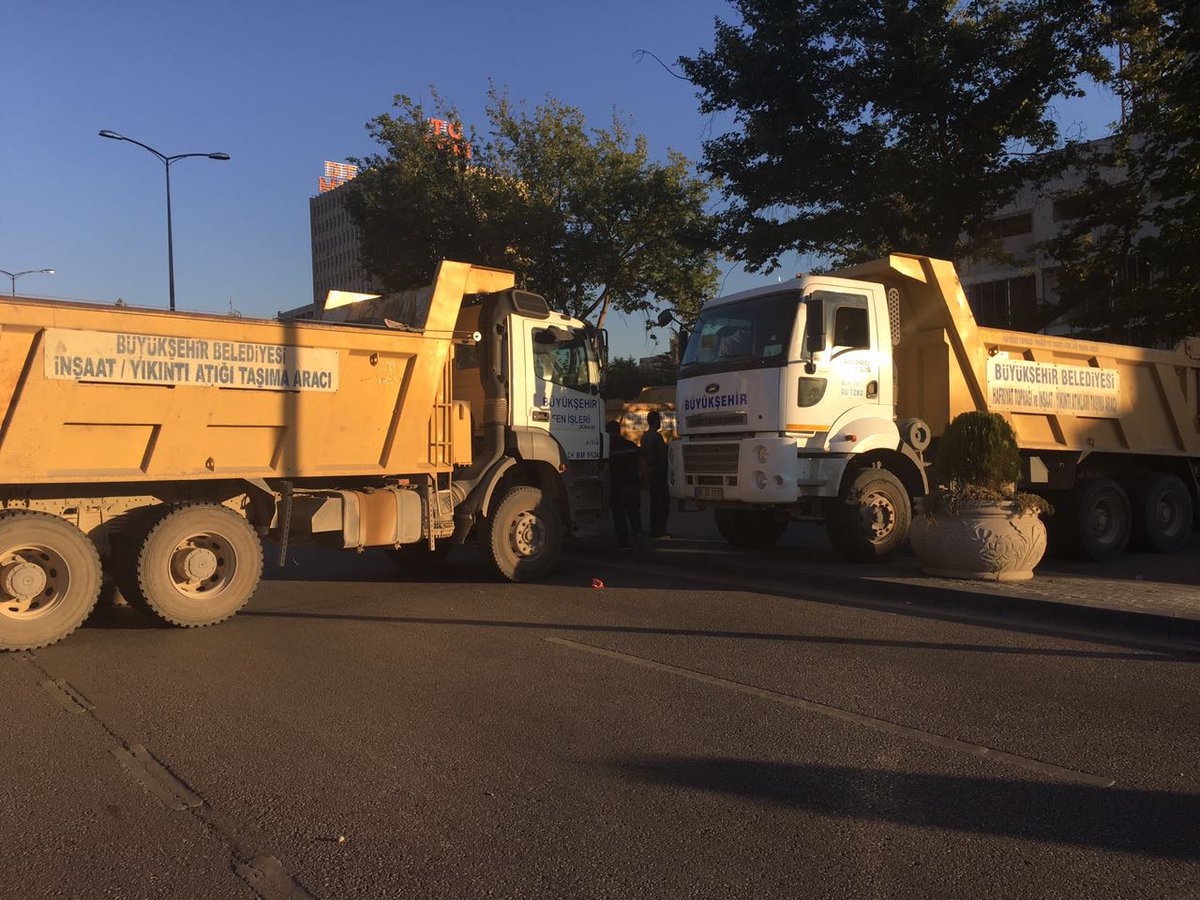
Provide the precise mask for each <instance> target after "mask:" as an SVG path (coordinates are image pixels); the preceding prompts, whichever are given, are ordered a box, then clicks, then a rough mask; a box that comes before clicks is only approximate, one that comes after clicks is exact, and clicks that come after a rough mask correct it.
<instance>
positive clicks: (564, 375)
mask: <svg viewBox="0 0 1200 900" xmlns="http://www.w3.org/2000/svg"><path fill="white" fill-rule="evenodd" d="M533 372H534V374H535V375H536V376H537V377H538V378H540V379H542V380H543V381H549V382H550V383H552V384H558V385H562V386H563V387H567V388H573V389H574V390H577V391H584V390H587V389H588V387H589V380H588V379H589V376H588V358H587V342H586V341H585V339H584V336H583V335H582V334H579V333H571V334H570V335H569V336H567V337H564V338H559V337H557V336H556V335H555V334H554V333H553V332H551V331H550V330H549V329H543V328H539V329H535V330H534V332H533Z"/></svg>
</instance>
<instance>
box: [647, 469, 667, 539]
mask: <svg viewBox="0 0 1200 900" xmlns="http://www.w3.org/2000/svg"><path fill="white" fill-rule="evenodd" d="M670 511H671V495H670V493H669V492H668V491H667V478H666V476H665V475H664V476H663V477H662V478H661V479H657V478H654V477H651V478H650V536H651V537H662V536H663V535H664V534H666V533H667V514H668V513H669V512H670Z"/></svg>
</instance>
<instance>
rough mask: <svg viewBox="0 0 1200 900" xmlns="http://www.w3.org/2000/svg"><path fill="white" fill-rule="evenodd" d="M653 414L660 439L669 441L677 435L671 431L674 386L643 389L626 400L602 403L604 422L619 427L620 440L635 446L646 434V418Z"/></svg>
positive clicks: (672, 427)
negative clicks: (655, 414) (655, 413)
mask: <svg viewBox="0 0 1200 900" xmlns="http://www.w3.org/2000/svg"><path fill="white" fill-rule="evenodd" d="M652 412H657V413H658V414H659V416H661V417H662V423H661V428H660V429H659V430H660V431H661V432H662V435H663V437H664V438H666V439H667V440H668V441H673V440H675V439H676V438H677V437H679V434H678V433H677V432H676V430H675V385H673V384H672V385H667V386H661V387H644V388H642V389H641V391H639V392H638V395H637V396H636V397H635V398H634V399H632V400H629V401H625V400H620V399H614V400H606V401H605V409H604V416H605V418H606V419H610V420H612V421H615V422H618V423H620V425H621V437H623V438H625V439H626V440H628V441H633V442H634V443H635V444H640V443H641V442H642V435H644V434H645V433H646V428H647V425H646V417H647V416H649V415H650V413H652Z"/></svg>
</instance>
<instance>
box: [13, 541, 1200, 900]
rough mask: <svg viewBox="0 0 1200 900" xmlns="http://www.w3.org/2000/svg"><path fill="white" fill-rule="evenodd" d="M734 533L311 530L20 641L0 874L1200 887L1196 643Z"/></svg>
mask: <svg viewBox="0 0 1200 900" xmlns="http://www.w3.org/2000/svg"><path fill="white" fill-rule="evenodd" d="M729 552H732V551H729V550H726V549H725V548H724V546H723V545H717V544H713V545H712V546H711V548H710V550H709V551H708V552H703V553H699V554H695V555H694V557H691V559H692V560H693V561H692V562H689V564H688V565H687V567H686V568H680V567H675V568H671V567H669V566H662V565H659V564H657V562H656V561H655V560H654V559H653V558H651V557H653V555H654V551H634V552H631V553H627V554H618V553H616V552H614V551H610V550H607V549H601V550H593V549H589V548H586V547H585V548H577V549H576V550H575V551H574V552H573V554H572V557H571V560H570V562H569V563H568V565H567V566H564V567H563V569H562V570H561V571H560V572H559V574H558V575H557V576H556V577H555V578H554V579H552V580H551V581H550V582H549V583H545V584H538V585H499V584H495V583H492V582H490V581H488V580H487V579H486V577H485V575H484V573H483V570H482V568H481V567H480V566H479V564H478V562H477V560H476V558H475V557H474V556H473V554H472V553H470V552H467V553H460V554H459V555H458V556H457V557H453V556H452V557H451V559H450V560H448V561H447V562H446V563H445V564H444V568H443V569H442V570H441V576H440V577H441V579H442V580H439V581H433V580H429V579H428V578H423V577H422V576H420V575H411V574H410V575H408V576H403V575H398V574H397V572H396V570H395V568H394V566H393V565H392V563H391V562H390V561H389V560H388V559H386V558H385V557H384V556H382V555H381V554H373V553H368V554H364V555H363V557H362V558H354V557H353V556H352V555H351V556H343V555H339V556H331V555H329V554H306V555H304V556H303V557H302V558H301V564H293V565H290V566H289V567H288V568H287V569H286V570H284V571H283V572H282V573H279V572H277V573H275V575H274V577H273V578H272V580H270V581H269V582H267V583H265V584H264V585H263V587H262V588H261V589H260V592H259V594H258V596H257V597H256V598H255V600H254V601H253V603H252V604H251V607H250V608H249V609H248V610H247V611H245V612H244V613H243V614H242V615H239V616H238V617H237V618H236V619H234V620H232V621H230V622H227V623H225V624H223V625H220V626H218V627H215V628H209V629H203V630H198V631H179V630H169V629H160V628H156V627H152V626H150V625H149V624H148V623H147V622H145V621H144V620H142V619H140V618H139V617H138V616H137V615H136V614H135V613H133V612H132V611H130V610H127V609H117V610H110V611H108V612H106V613H105V614H104V615H101V616H98V617H97V618H96V620H95V621H93V622H92V623H90V624H89V625H88V626H86V627H84V628H83V629H81V630H80V631H79V632H77V633H76V634H75V635H73V636H72V637H70V638H68V639H67V640H66V641H65V642H63V643H61V644H59V645H57V646H54V647H51V648H47V649H45V650H41V651H38V652H37V653H34V654H16V655H8V656H4V657H0V678H2V679H3V683H4V684H5V685H6V686H7V690H5V691H4V692H3V694H2V695H0V717H2V719H0V721H3V722H4V723H5V724H4V727H3V729H0V758H2V759H3V761H4V763H3V767H2V768H0V835H3V851H2V852H3V865H2V866H0V896H3V897H22V898H25V897H39V896H63V897H91V896H111V897H132V898H141V897H147V898H149V897H154V898H160V897H204V898H220V897H253V896H255V893H256V892H257V893H258V894H259V895H261V896H265V897H270V898H275V897H284V896H304V895H305V894H308V895H312V896H318V897H330V898H337V897H370V898H373V897H488V896H496V897H572V898H574V897H750V896H754V897H768V896H769V897H809V896H811V897H850V896H853V897H878V898H889V897H897V898H900V897H904V898H909V897H1006V898H1007V897H1052V896H1061V897H1200V770H1198V767H1197V762H1198V761H1200V715H1198V714H1197V713H1198V705H1200V704H1198V700H1197V698H1200V666H1198V665H1197V663H1198V662H1200V655H1197V654H1195V653H1189V652H1187V651H1186V650H1182V649H1179V647H1177V646H1176V647H1171V646H1168V645H1163V646H1155V645H1153V644H1149V643H1146V642H1145V640H1143V639H1140V638H1123V637H1121V636H1120V635H1118V634H1111V635H1099V636H1091V637H1088V636H1080V635H1078V634H1076V633H1074V632H1071V633H1068V634H1058V633H1055V628H1054V627H1053V624H1052V623H1050V624H1047V623H1045V622H1042V623H1040V624H1038V625H1037V626H1036V627H1032V626H1028V624H1027V623H1021V622H1015V621H1014V622H1008V623H1005V622H1003V621H996V620H995V617H991V618H981V617H978V616H973V615H971V614H970V612H969V610H964V611H963V612H962V614H961V615H959V614H956V613H955V612H954V611H953V610H950V611H947V609H945V608H944V607H942V608H940V609H939V610H938V611H937V612H936V613H930V611H928V610H926V609H924V608H923V607H922V606H921V604H920V603H919V602H918V603H913V602H912V600H911V599H908V600H903V601H900V600H897V601H896V602H894V603H892V604H890V605H889V604H888V603H887V602H886V598H884V599H883V600H880V596H879V594H878V591H877V592H876V595H875V596H874V597H873V599H872V600H871V602H869V603H865V602H863V598H862V597H860V596H858V595H857V594H856V592H855V591H854V590H853V589H851V588H849V587H847V588H845V589H844V590H843V591H842V592H841V595H840V596H838V595H837V593H838V592H837V591H833V590H831V589H830V588H829V586H828V585H825V586H823V587H822V589H821V591H820V596H817V595H816V593H817V592H816V591H815V589H814V588H807V589H806V587H805V585H804V584H803V583H802V582H803V580H802V579H801V580H800V581H801V583H799V584H796V583H793V584H791V585H787V584H786V583H783V582H781V581H780V580H779V579H778V578H774V577H767V575H766V574H765V570H764V576H763V577H762V578H761V579H758V578H754V577H749V576H747V575H746V574H745V570H744V569H742V570H739V574H737V575H736V576H733V577H731V576H730V575H729V573H728V572H726V571H725V567H724V561H725V560H726V559H727V554H728V553H729ZM646 563H652V565H646ZM594 577H596V578H600V579H601V580H602V581H603V582H604V584H605V587H604V588H603V589H596V588H593V587H592V586H591V580H592V578H594ZM810 594H811V596H810Z"/></svg>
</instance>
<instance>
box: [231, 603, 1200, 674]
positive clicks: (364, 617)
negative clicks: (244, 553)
mask: <svg viewBox="0 0 1200 900" xmlns="http://www.w3.org/2000/svg"><path fill="white" fill-rule="evenodd" d="M239 615H241V616H245V617H250V618H264V619H311V620H315V621H328V622H379V623H388V624H393V625H425V626H435V627H445V626H447V625H457V626H460V627H465V628H500V629H505V628H508V629H516V630H530V631H546V632H552V633H558V632H570V633H584V634H622V635H624V634H628V635H639V636H651V637H681V638H720V639H725V640H745V641H768V642H782V643H789V644H811V645H822V646H845V647H877V648H902V649H912V650H936V651H945V652H950V653H984V654H998V655H1013V656H1048V657H1057V658H1070V659H1104V660H1138V661H1141V662H1196V661H1200V655H1185V654H1174V653H1169V652H1162V653H1158V652H1149V651H1106V650H1072V649H1063V648H1046V647H1013V646H1005V645H998V644H962V643H950V642H946V641H912V640H890V639H885V638H860V637H836V636H831V635H818V634H782V633H773V632H758V631H722V630H714V629H705V628H667V627H655V626H645V625H604V624H588V623H572V622H526V621H520V620H512V619H469V618H462V619H452V618H446V617H436V616H394V615H382V614H369V613H349V612H312V611H305V612H299V611H291V610H281V609H275V610H265V609H264V610H255V609H250V610H245V611H243V612H242V613H240V614H239Z"/></svg>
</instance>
